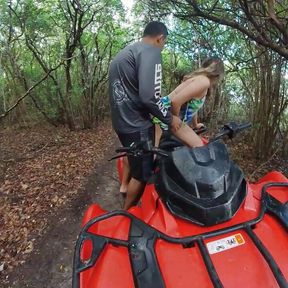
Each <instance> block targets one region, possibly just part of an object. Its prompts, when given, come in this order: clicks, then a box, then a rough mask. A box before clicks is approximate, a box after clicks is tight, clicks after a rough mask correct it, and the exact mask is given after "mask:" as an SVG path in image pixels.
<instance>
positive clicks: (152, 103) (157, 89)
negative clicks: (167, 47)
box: [137, 47, 172, 126]
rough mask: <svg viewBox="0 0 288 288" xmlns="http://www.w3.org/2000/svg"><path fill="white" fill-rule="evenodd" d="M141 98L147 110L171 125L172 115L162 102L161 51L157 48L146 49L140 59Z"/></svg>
mask: <svg viewBox="0 0 288 288" xmlns="http://www.w3.org/2000/svg"><path fill="white" fill-rule="evenodd" d="M137 62H138V63H137V64H138V83H139V97H140V100H141V102H142V103H143V104H144V106H145V107H146V108H147V110H148V111H149V112H150V113H151V114H152V115H153V116H156V117H157V118H158V119H160V120H161V121H162V122H163V123H165V124H167V125H169V126H170V125H171V122H172V114H171V112H170V111H169V110H168V109H167V108H166V107H165V106H164V105H163V103H162V101H161V82H162V66H161V51H160V49H158V48H156V47H151V48H148V49H145V50H144V51H143V52H142V53H141V54H140V55H139V58H138V61H137Z"/></svg>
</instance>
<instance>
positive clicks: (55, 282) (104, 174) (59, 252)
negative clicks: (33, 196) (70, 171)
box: [1, 141, 122, 288]
mask: <svg viewBox="0 0 288 288" xmlns="http://www.w3.org/2000/svg"><path fill="white" fill-rule="evenodd" d="M115 145H117V143H116V141H115V142H114V143H113V144H112V145H110V147H109V149H108V150H107V153H106V155H105V157H104V160H103V161H101V162H100V163H98V164H97V166H96V167H95V170H94V171H93V172H92V174H91V175H90V176H89V177H88V179H87V184H86V189H85V191H84V192H81V194H79V197H78V199H77V200H74V201H73V202H72V203H71V204H70V205H69V207H66V208H65V209H64V210H61V211H59V213H58V214H57V215H55V217H53V219H51V220H50V221H51V222H50V228H49V229H48V231H47V232H46V233H45V235H44V236H43V237H42V238H41V240H40V242H39V241H38V244H37V245H36V247H35V250H34V252H33V253H32V254H31V255H30V257H29V259H28V260H27V261H26V263H25V264H23V265H22V266H20V267H18V268H16V269H15V271H13V273H12V274H11V275H10V277H9V282H10V284H9V285H5V287H11V288H12V287H13V288H14V287H15V288H18V287H19V288H20V287H21V288H23V287H27V288H56V287H61V288H68V287H69V288H70V287H71V279H72V262H73V254H74V245H75V241H76V239H77V235H78V233H79V231H80V223H81V219H82V216H83V213H84V211H85V210H86V208H87V207H88V206H89V204H91V203H93V202H97V203H99V204H100V205H101V206H102V207H103V208H105V209H107V210H113V209H117V208H120V207H121V201H122V199H121V197H119V195H117V191H118V189H119V186H118V179H117V172H116V168H115V162H108V161H107V160H108V159H109V157H111V155H113V153H114V152H113V151H114V148H115ZM1 287H2V286H1Z"/></svg>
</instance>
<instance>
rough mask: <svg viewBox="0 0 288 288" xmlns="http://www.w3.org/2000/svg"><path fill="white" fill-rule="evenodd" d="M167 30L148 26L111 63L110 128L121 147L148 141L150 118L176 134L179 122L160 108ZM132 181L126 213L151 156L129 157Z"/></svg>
mask: <svg viewBox="0 0 288 288" xmlns="http://www.w3.org/2000/svg"><path fill="white" fill-rule="evenodd" d="M167 36H168V31H167V28H166V26H165V25H164V24H163V23H161V22H157V21H153V22H150V23H149V24H148V25H147V26H146V28H145V30H144V33H143V38H142V41H140V42H136V43H134V44H132V45H129V46H127V47H126V48H124V49H123V50H122V51H120V52H119V53H118V54H117V55H116V57H115V58H114V59H113V61H112V62H111V65H110V69H109V95H110V109H111V115H112V124H113V128H114V130H115V132H116V133H117V135H118V137H119V140H120V141H121V143H122V145H123V146H125V147H127V146H130V145H131V144H132V143H133V142H135V143H137V142H140V141H143V140H151V141H152V142H153V143H154V137H155V131H154V126H153V124H152V122H151V115H153V116H156V117H157V118H158V119H160V120H161V121H162V122H163V123H165V124H167V125H168V126H169V127H170V129H171V130H172V131H177V130H178V129H179V128H180V127H181V125H182V121H181V120H180V118H178V117H175V116H173V115H172V114H171V112H170V111H168V110H167V109H166V108H165V107H164V106H163V104H162V102H161V100H160V98H161V82H162V67H161V51H162V49H163V47H164V44H165V42H166V38H167ZM128 161H129V166H130V171H131V180H130V182H129V184H128V187H127V197H126V199H125V204H124V209H129V208H130V207H131V206H133V205H135V204H136V203H137V202H138V200H139V199H140V197H141V195H142V193H143V191H144V188H145V185H146V182H147V180H148V179H149V177H150V176H151V172H152V168H153V155H145V156H142V157H133V156H128Z"/></svg>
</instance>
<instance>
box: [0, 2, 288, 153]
mask: <svg viewBox="0 0 288 288" xmlns="http://www.w3.org/2000/svg"><path fill="white" fill-rule="evenodd" d="M0 9H1V11H2V17H1V22H0V25H1V26H0V29H1V32H0V33H1V34H0V41H1V50H0V60H1V68H0V69H1V73H0V85H1V88H2V89H1V94H0V120H2V121H1V122H2V125H8V126H10V125H14V124H19V125H31V124H33V123H37V122H41V121H47V122H49V123H50V124H52V125H54V126H59V125H67V126H68V127H69V128H70V129H71V130H75V129H79V128H81V129H82V128H83V129H88V128H91V127H93V126H95V125H96V124H99V121H101V119H103V117H105V115H109V112H108V111H109V108H108V101H107V99H108V95H107V81H108V77H107V71H108V67H109V62H110V60H111V59H112V58H113V56H114V55H115V54H116V53H117V52H118V51H119V50H120V49H121V48H122V47H124V46H125V45H127V44H129V43H130V42H133V41H135V40H138V39H139V38H140V37H141V31H142V30H143V27H144V25H145V23H147V22H148V21H149V20H155V19H160V20H161V21H163V22H165V23H166V24H167V26H168V27H169V29H170V35H169V39H168V44H167V46H166V49H165V50H164V51H163V63H164V83H163V86H164V91H165V92H166V93H168V92H169V91H171V90H172V89H173V88H174V87H175V86H176V85H177V84H178V83H179V82H180V81H181V79H182V77H183V75H184V74H185V73H188V72H190V71H192V70H193V69H195V68H197V67H198V65H199V64H200V62H201V60H203V59H204V58H205V57H207V56H213V55H217V56H218V57H221V58H222V59H223V60H224V62H225V66H226V77H225V81H224V82H223V83H222V85H221V87H218V89H215V91H214V97H212V98H211V99H210V101H209V103H208V105H206V108H205V110H204V111H203V112H202V120H203V121H204V122H205V123H210V125H212V126H216V125H218V124H219V123H223V122H225V121H228V120H247V121H251V122H252V123H253V131H252V134H251V135H252V136H251V138H252V139H253V144H254V148H255V153H256V154H257V156H258V157H262V158H265V157H268V156H269V155H271V154H272V153H273V151H275V149H277V148H279V145H280V146H281V145H282V146H281V147H280V148H279V149H280V150H281V151H282V152H283V154H286V155H287V149H288V148H287V143H288V140H287V137H288V134H287V133H288V132H287V131H288V129H287V127H288V114H287V113H288V112H287V106H288V96H287V95H288V93H287V91H288V66H287V59H288V48H287V47H288V26H287V14H288V2H287V0H284V1H275V0H269V1H243V0H240V1H183V0H182V1H174V0H173V1H172V0H171V1H135V4H134V7H133V9H132V11H133V12H130V13H129V14H128V13H126V12H125V9H124V7H123V5H122V2H121V1H120V0H118V1H117V0H109V1H105V0H101V1H100V0H99V1H92V0H83V1H80V0H78V1H76V0H75V1H57V0H48V1H45V2H44V1H32V0H25V1H21V0H17V1H16V0H13V1H12V0H8V1H7V0H5V1H4V0H1V1H0Z"/></svg>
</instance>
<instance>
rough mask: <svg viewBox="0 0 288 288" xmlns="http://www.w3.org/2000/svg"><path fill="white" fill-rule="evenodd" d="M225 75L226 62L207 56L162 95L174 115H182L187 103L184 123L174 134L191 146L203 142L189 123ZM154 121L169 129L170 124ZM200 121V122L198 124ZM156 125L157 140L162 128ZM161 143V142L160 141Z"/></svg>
mask: <svg viewBox="0 0 288 288" xmlns="http://www.w3.org/2000/svg"><path fill="white" fill-rule="evenodd" d="M223 75H224V64H223V62H222V61H221V60H220V59H219V58H215V57H213V58H207V59H205V60H204V61H203V63H202V66H201V68H199V69H198V70H196V71H194V72H193V73H191V74H188V75H186V76H184V79H183V82H182V83H181V84H180V85H179V86H178V87H177V88H176V89H175V90H173V91H172V92H171V93H170V94H169V95H168V96H164V97H162V99H161V100H162V103H163V105H164V106H165V107H167V108H169V109H171V112H172V114H173V115H174V116H179V115H180V110H181V107H182V110H183V105H185V104H186V107H185V112H184V115H182V120H183V125H182V126H181V127H180V128H179V129H178V130H177V131H175V132H174V133H173V134H174V135H175V136H176V137H177V138H178V139H180V140H181V141H182V142H183V143H184V144H186V145H187V146H189V147H200V146H203V143H202V141H201V139H200V137H199V136H198V135H197V134H196V133H195V132H194V131H193V130H192V129H191V128H190V127H189V126H188V125H187V123H190V122H191V121H192V120H193V118H194V119H195V117H197V111H198V110H199V109H200V108H201V107H202V106H203V104H204V102H205V99H206V95H207V93H208V91H209V89H210V88H211V87H212V86H213V85H215V84H216V83H217V82H218V81H219V80H221V79H222V78H223ZM153 123H154V124H158V125H159V126H160V127H161V128H162V130H168V126H167V125H165V124H164V123H162V122H161V121H159V119H157V118H156V117H154V118H153ZM199 124H200V123H198V126H200V125H199ZM159 126H158V127H157V125H156V141H157V142H158V141H159V139H160V137H161V130H160V129H159ZM158 143H159V142H158Z"/></svg>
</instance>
